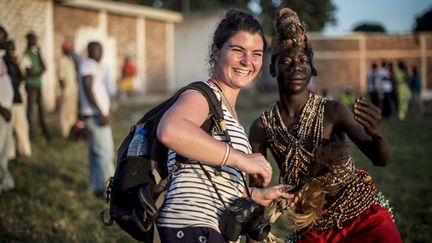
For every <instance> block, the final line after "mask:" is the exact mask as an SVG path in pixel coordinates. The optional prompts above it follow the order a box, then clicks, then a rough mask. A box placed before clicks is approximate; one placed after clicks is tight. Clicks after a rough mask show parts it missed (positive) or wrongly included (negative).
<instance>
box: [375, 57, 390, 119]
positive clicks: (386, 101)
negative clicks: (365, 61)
mask: <svg viewBox="0 0 432 243" xmlns="http://www.w3.org/2000/svg"><path fill="white" fill-rule="evenodd" d="M378 76H379V79H380V83H381V91H382V103H381V105H382V107H381V110H382V116H383V117H391V116H392V114H393V110H392V109H393V107H394V105H393V100H392V93H393V85H392V82H391V80H390V78H391V75H390V72H389V70H388V69H387V62H386V61H382V63H381V67H380V68H379V69H378Z"/></svg>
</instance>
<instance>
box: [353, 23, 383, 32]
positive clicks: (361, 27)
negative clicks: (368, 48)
mask: <svg viewBox="0 0 432 243" xmlns="http://www.w3.org/2000/svg"><path fill="white" fill-rule="evenodd" d="M353 31H354V32H377V33H385V32H386V29H385V28H384V27H383V26H382V25H381V24H379V23H362V24H358V25H357V26H356V27H354V29H353Z"/></svg>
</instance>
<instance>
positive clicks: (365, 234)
mask: <svg viewBox="0 0 432 243" xmlns="http://www.w3.org/2000/svg"><path fill="white" fill-rule="evenodd" d="M298 242H302V243H305V242H322V243H328V242H339V243H341V242H351V243H352V242H361V243H368V242H374V243H376V242H383V243H384V242H391V243H399V242H402V240H401V238H400V235H399V232H398V230H397V227H396V225H395V223H394V222H393V220H392V218H391V214H390V213H389V211H387V210H386V209H385V208H383V207H381V206H380V205H378V204H372V205H371V206H370V207H369V208H368V209H366V210H365V211H364V212H363V213H361V214H360V215H359V216H357V217H356V218H354V219H353V220H351V221H350V222H349V223H347V224H346V225H345V226H344V227H343V228H342V229H336V228H333V229H331V230H328V231H326V232H323V233H321V234H318V233H317V232H315V231H309V232H307V233H305V234H303V235H301V238H300V239H299V241H298Z"/></svg>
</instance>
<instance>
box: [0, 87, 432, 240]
mask: <svg viewBox="0 0 432 243" xmlns="http://www.w3.org/2000/svg"><path fill="white" fill-rule="evenodd" d="M276 97H277V96H276V94H263V95H259V96H256V95H252V94H248V93H245V94H243V97H241V98H240V101H241V102H240V104H239V110H240V112H239V113H240V114H239V115H240V118H241V122H242V123H243V125H244V126H245V127H246V129H248V127H249V124H250V123H251V121H252V120H253V119H254V118H255V117H257V116H258V115H259V114H260V112H261V111H262V109H263V108H264V107H266V106H267V105H268V104H269V102H270V100H274V99H276ZM149 107H150V106H149V105H131V106H127V107H119V108H118V109H117V110H116V112H114V114H113V116H112V119H111V121H112V128H113V134H114V141H115V145H116V146H118V145H119V143H120V142H121V140H122V139H123V137H124V136H125V135H126V133H127V132H128V130H129V127H130V126H131V125H132V124H133V123H134V122H135V121H137V120H138V119H139V118H140V116H141V115H142V114H144V113H145V111H147V110H148V109H149ZM57 120H58V119H57V117H56V115H55V114H50V115H49V122H50V124H52V126H53V130H55V131H57V133H58V127H57ZM383 127H384V130H385V133H386V134H387V136H388V138H389V140H390V143H391V154H392V158H391V161H390V164H389V165H388V166H387V167H384V168H378V167H373V166H372V165H371V163H370V162H369V161H368V160H367V159H366V158H365V157H364V156H363V155H362V154H360V153H359V152H358V151H357V150H356V149H353V152H354V155H355V158H356V161H357V166H358V167H359V168H364V169H366V170H368V171H369V173H370V174H371V175H372V177H373V178H374V180H375V182H376V184H377V185H378V188H379V189H380V190H381V191H382V192H383V193H384V194H385V195H386V197H387V199H389V200H390V202H391V205H392V206H393V208H394V213H395V218H396V223H397V225H398V228H399V231H400V233H401V236H402V239H403V241H404V242H431V241H432V173H431V171H432V164H431V162H432V149H431V147H432V146H431V144H432V142H431V141H432V119H430V118H429V119H423V120H407V121H405V122H398V121H393V120H389V121H384V122H383ZM32 146H33V155H32V157H31V158H19V159H18V160H17V161H16V162H14V163H11V164H10V166H9V167H10V170H11V172H12V174H13V175H14V177H15V180H16V185H17V188H16V189H15V190H13V191H11V192H8V193H4V194H2V195H0V242H135V241H134V240H133V239H132V238H131V237H129V236H128V235H127V234H126V233H124V232H123V231H122V230H121V229H120V228H119V227H118V226H116V225H114V226H112V227H108V228H107V227H103V226H102V224H101V223H100V220H99V212H100V211H102V210H103V209H104V208H106V204H105V203H104V201H103V200H101V199H96V198H93V197H92V195H91V194H90V193H88V191H87V188H88V184H87V183H88V164H87V150H86V144H85V143H84V142H83V141H67V140H64V139H62V138H61V137H59V136H55V137H54V138H53V140H51V141H50V142H46V141H45V140H44V139H43V137H41V136H40V137H37V139H36V141H34V142H33V144H32ZM274 173H275V178H274V179H275V180H274V183H276V182H277V178H276V177H277V175H278V172H277V171H275V172H274ZM283 222H284V220H283V219H280V220H279V221H278V223H277V224H276V225H275V226H274V227H273V231H274V233H275V234H276V235H278V236H284V235H285V233H286V231H285V227H284V225H283Z"/></svg>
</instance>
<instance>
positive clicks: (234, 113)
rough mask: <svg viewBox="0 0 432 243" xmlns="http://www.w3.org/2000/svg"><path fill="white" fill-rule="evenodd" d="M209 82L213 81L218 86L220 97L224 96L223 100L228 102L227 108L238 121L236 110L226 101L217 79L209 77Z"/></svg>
mask: <svg viewBox="0 0 432 243" xmlns="http://www.w3.org/2000/svg"><path fill="white" fill-rule="evenodd" d="M210 82H212V83H214V84H215V85H216V86H217V87H218V89H219V93H221V94H222V97H223V98H224V100H225V101H226V103H227V104H228V109H229V110H230V113H231V115H232V116H233V117H234V119H236V121H239V119H238V116H237V112H236V111H235V110H234V109H233V108H232V107H231V104H230V102H229V101H228V99H227V97H226V96H225V92H224V91H223V89H222V87H221V86H220V84H219V81H217V80H213V79H210Z"/></svg>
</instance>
